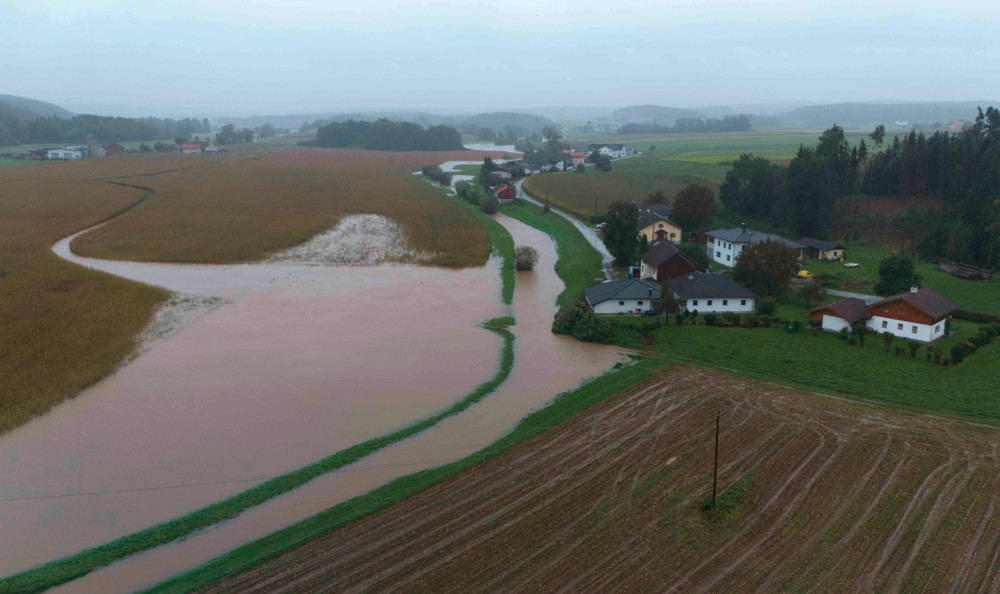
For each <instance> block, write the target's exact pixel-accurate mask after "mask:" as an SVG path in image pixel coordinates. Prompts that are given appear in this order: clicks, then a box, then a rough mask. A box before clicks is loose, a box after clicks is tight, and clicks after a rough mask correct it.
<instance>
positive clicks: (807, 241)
mask: <svg viewBox="0 0 1000 594" xmlns="http://www.w3.org/2000/svg"><path fill="white" fill-rule="evenodd" d="M799 243H800V244H802V245H804V246H805V247H806V256H807V257H809V258H816V259H817V260H824V261H826V262H832V261H834V260H840V261H843V260H844V246H842V245H840V244H839V243H833V242H831V241H826V240H823V239H813V238H812V237H802V238H800V239H799Z"/></svg>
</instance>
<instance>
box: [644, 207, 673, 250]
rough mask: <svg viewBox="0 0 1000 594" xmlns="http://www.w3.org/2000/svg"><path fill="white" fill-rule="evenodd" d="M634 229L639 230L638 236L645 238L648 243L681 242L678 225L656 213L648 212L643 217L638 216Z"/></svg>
mask: <svg viewBox="0 0 1000 594" xmlns="http://www.w3.org/2000/svg"><path fill="white" fill-rule="evenodd" d="M636 228H637V229H638V230H639V235H641V236H643V237H645V238H646V240H647V241H649V242H654V241H669V242H671V243H680V242H681V228H680V225H678V224H677V223H675V222H673V221H671V220H670V219H669V218H668V217H665V216H663V215H661V214H659V213H656V212H651V211H650V212H647V213H646V214H644V215H640V217H639V221H638V222H637V223H636Z"/></svg>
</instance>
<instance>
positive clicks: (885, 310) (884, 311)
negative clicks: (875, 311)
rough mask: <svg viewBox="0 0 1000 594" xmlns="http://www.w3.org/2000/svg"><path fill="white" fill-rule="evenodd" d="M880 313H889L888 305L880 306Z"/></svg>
mask: <svg viewBox="0 0 1000 594" xmlns="http://www.w3.org/2000/svg"><path fill="white" fill-rule="evenodd" d="M882 313H889V306H888V305H886V306H885V307H883V308H882Z"/></svg>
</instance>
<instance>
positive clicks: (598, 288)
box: [583, 278, 660, 316]
mask: <svg viewBox="0 0 1000 594" xmlns="http://www.w3.org/2000/svg"><path fill="white" fill-rule="evenodd" d="M583 294H584V297H586V299H587V305H589V306H590V309H592V310H594V313H595V314H598V315H607V316H610V315H619V314H642V313H645V312H646V310H650V309H653V301H656V300H657V299H659V298H660V285H659V284H658V283H655V282H653V281H651V280H646V279H636V278H633V279H629V280H619V281H610V282H606V283H601V284H599V285H594V286H593V287H588V288H587V289H585V290H584V292H583Z"/></svg>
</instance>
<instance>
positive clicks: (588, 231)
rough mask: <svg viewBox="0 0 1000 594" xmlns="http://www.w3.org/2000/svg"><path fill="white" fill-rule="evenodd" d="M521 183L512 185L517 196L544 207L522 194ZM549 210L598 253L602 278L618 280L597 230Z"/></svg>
mask: <svg viewBox="0 0 1000 594" xmlns="http://www.w3.org/2000/svg"><path fill="white" fill-rule="evenodd" d="M523 183H524V180H523V179H519V180H517V181H516V182H515V183H514V187H515V188H517V195H518V196H521V197H523V198H524V199H525V200H527V201H528V202H533V203H535V204H537V205H539V206H544V204H542V203H541V202H539V201H538V200H535V199H534V198H532V197H530V196H528V195H527V194H526V193H525V192H524V189H523V188H521V184H523ZM549 208H550V209H551V210H552V212H554V213H556V214H557V215H559V216H561V217H563V218H564V219H566V220H567V221H569V222H570V223H573V226H574V227H576V228H577V229H578V230H579V231H580V233H583V236H584V237H586V238H587V241H589V242H590V245H592V246H594V249H595V250H597V251H598V252H600V254H601V267H602V268H604V276H606V277H607V279H608V280H609V281H612V280H618V273H616V272H615V271H614V269H613V268H611V262H612V261H614V256H612V255H611V252H609V251H608V248H606V247H604V241H603V240H602V239H601V236H600V235H599V234H598V233H597V230H596V229H594V228H593V227H588V226H587V225H584V224H583V223H582V222H580V220H579V219H577V218H576V217H574V216H572V215H570V214H567V213H565V212H563V211H561V210H559V209H558V208H554V207H552V206H551V205H550V206H549Z"/></svg>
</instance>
